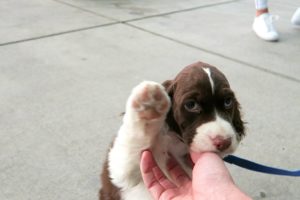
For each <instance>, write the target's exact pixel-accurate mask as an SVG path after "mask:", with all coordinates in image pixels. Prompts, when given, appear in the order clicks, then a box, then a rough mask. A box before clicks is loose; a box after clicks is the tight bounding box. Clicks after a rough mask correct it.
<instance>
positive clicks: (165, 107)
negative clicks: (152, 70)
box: [129, 81, 171, 120]
mask: <svg viewBox="0 0 300 200" xmlns="http://www.w3.org/2000/svg"><path fill="white" fill-rule="evenodd" d="M129 103H130V107H131V108H132V109H133V110H134V111H135V112H136V113H137V115H138V117H139V118H140V119H144V120H153V119H159V118H161V117H163V116H165V115H166V114H167V112H168V111H169V109H170V104H171V103H170V98H169V96H168V94H167V93H166V91H165V89H164V87H163V86H162V85H161V84H159V83H155V82H150V81H144V82H142V83H140V84H139V85H138V86H136V87H135V88H134V89H133V91H132V94H131V98H130V102H129Z"/></svg>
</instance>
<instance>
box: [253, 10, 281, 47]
mask: <svg viewBox="0 0 300 200" xmlns="http://www.w3.org/2000/svg"><path fill="white" fill-rule="evenodd" d="M273 20H274V17H273V16H272V15H270V14H269V13H264V14H261V15H260V16H258V17H255V18H254V22H253V25H252V28H253V30H254V32H255V33H256V35H257V36H258V37H260V38H261V39H263V40H267V41H277V40H278V39H279V35H278V33H277V31H276V30H275V28H274V26H273Z"/></svg>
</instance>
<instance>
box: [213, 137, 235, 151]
mask: <svg viewBox="0 0 300 200" xmlns="http://www.w3.org/2000/svg"><path fill="white" fill-rule="evenodd" d="M212 143H213V145H214V146H215V147H216V148H217V149H218V150H219V151H224V150H226V149H227V148H228V147H229V146H230V145H231V138H226V139H225V138H223V137H222V136H217V137H215V138H212Z"/></svg>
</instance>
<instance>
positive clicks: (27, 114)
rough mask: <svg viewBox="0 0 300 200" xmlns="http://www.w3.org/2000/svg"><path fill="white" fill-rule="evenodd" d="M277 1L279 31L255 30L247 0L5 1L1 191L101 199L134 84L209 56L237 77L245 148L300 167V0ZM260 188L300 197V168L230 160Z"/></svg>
mask: <svg viewBox="0 0 300 200" xmlns="http://www.w3.org/2000/svg"><path fill="white" fill-rule="evenodd" d="M282 2H283V1H279V0H272V1H270V8H271V11H272V13H273V14H278V15H279V16H280V19H279V21H277V22H275V25H276V27H277V29H278V31H279V32H280V37H281V40H280V41H279V42H277V43H270V42H265V41H262V40H260V39H258V38H257V37H256V36H255V35H254V33H253V32H252V30H251V24H252V20H253V15H254V5H253V2H252V1H246V0H233V1H226V0H225V1H224V0H223V1H222V0H210V1H208V0H203V1H201V0H187V1H180V0H160V1H158V0H151V1H150V0H149V1H141V0H131V1H130V0H97V1H96V0H44V1H38V0H31V1H26V0H11V1H1V2H0V60H1V61H0V97H1V98H0V199H1V200H2V199H3V200H19V199H30V200H31V199H33V200H35V199H42V200H48V199H49V200H50V199H51V200H53V199H64V200H77V199H78V200H79V199H97V192H98V189H99V187H100V185H99V174H100V170H101V164H102V161H103V160H104V157H105V154H106V150H107V147H108V145H109V143H110V141H111V138H112V137H113V136H114V134H115V133H116V131H117V130H118V127H119V125H120V123H121V118H120V117H119V113H121V112H123V111H124V106H125V101H126V98H127V96H128V95H129V93H130V90H131V88H132V87H133V86H135V85H136V84H137V83H139V82H140V81H142V80H153V81H157V82H162V81H164V80H166V79H170V78H173V77H174V75H175V74H176V73H177V72H179V70H180V69H182V67H184V66H186V65H188V64H190V63H193V62H195V61H198V60H201V61H204V62H207V63H210V64H212V65H215V66H218V67H219V68H220V69H221V70H222V71H223V72H224V73H225V74H226V75H227V77H228V79H229V81H230V83H231V85H232V87H233V88H234V90H235V92H236V94H237V96H238V98H239V100H240V103H241V105H242V108H243V113H244V118H245V120H246V121H247V122H248V124H247V127H248V130H247V134H248V135H247V137H246V138H245V139H244V141H243V142H242V144H241V146H240V148H239V149H238V151H237V152H236V154H237V155H239V156H242V157H244V158H248V159H250V160H254V161H257V162H260V163H264V164H267V165H271V166H276V167H282V168H289V169H297V168H298V169H299V168H300V158H299V152H300V147H299V143H300V138H299V133H298V132H299V130H300V123H299V118H300V68H299V67H300V30H299V29H294V28H293V27H292V26H291V24H290V22H289V20H290V17H291V16H292V14H293V12H294V11H295V10H296V7H298V6H299V2H298V4H297V2H295V1H292V0H288V1H284V5H282ZM228 167H229V168H230V170H231V173H232V175H233V177H234V179H235V181H236V183H237V184H238V185H239V186H240V187H241V188H242V190H243V191H245V192H246V193H248V194H249V195H250V196H252V197H253V199H267V200H275V199H276V200H277V199H279V200H281V199H282V200H286V199H292V200H294V199H295V200H296V199H300V191H299V187H300V180H299V178H288V177H278V176H272V175H264V174H259V173H255V172H251V171H247V170H243V169H240V168H238V167H234V166H228Z"/></svg>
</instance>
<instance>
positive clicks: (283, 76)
mask: <svg viewBox="0 0 300 200" xmlns="http://www.w3.org/2000/svg"><path fill="white" fill-rule="evenodd" d="M123 24H125V25H127V26H130V27H132V28H135V29H138V30H141V31H143V32H147V33H149V34H152V35H155V36H158V37H161V38H164V39H167V40H170V41H173V42H175V43H178V44H181V45H184V46H187V47H190V48H193V49H197V50H200V51H203V52H206V53H209V54H212V55H215V56H218V57H221V58H224V59H227V60H230V61H232V62H236V63H240V64H242V65H246V66H248V67H250V68H252V69H256V70H259V71H262V72H265V73H268V74H272V75H274V76H277V77H280V78H283V79H286V80H289V81H292V82H296V83H300V79H297V78H294V77H291V76H288V75H285V74H281V73H279V72H275V71H272V70H268V69H265V68H263V67H260V66H258V65H253V64H251V63H248V62H245V61H242V60H238V59H235V58H232V57H229V56H226V55H223V54H221V53H217V52H214V51H211V50H208V49H204V48H201V47H198V46H195V45H192V44H190V43H187V42H183V41H180V40H177V39H174V38H172V37H168V36H165V35H162V34H159V33H156V32H153V31H149V30H147V29H144V28H142V27H139V26H136V25H133V24H130V23H127V22H123Z"/></svg>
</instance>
